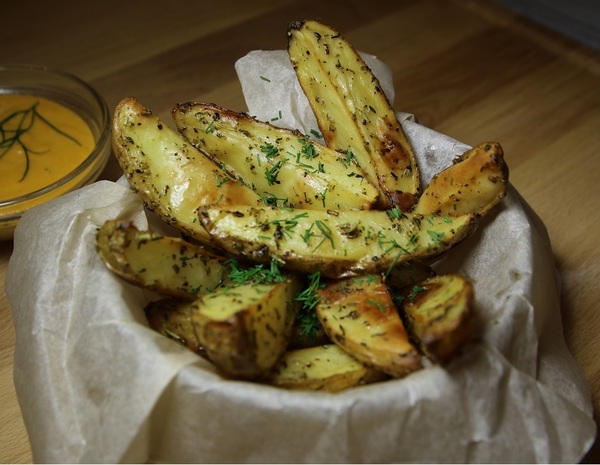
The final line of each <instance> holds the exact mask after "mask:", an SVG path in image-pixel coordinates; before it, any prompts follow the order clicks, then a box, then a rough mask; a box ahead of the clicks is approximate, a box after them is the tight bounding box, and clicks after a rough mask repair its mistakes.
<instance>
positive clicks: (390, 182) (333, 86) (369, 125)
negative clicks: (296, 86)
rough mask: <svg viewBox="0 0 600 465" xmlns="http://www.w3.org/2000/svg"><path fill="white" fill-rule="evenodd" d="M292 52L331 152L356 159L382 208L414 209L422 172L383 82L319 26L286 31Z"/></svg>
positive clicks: (303, 24) (306, 24) (343, 43)
mask: <svg viewBox="0 0 600 465" xmlns="http://www.w3.org/2000/svg"><path fill="white" fill-rule="evenodd" d="M288 53H289V56H290V60H291V63H292V65H293V67H294V69H295V71H296V75H297V76H298V80H299V82H300V85H301V87H302V89H303V90H304V93H305V94H306V96H307V98H308V101H309V102H310V104H311V107H312V109H313V111H314V113H315V116H316V118H317V122H318V124H319V129H320V130H321V132H322V134H323V137H324V139H325V142H326V144H327V146H328V147H331V148H333V149H335V150H339V151H344V152H348V153H351V154H353V156H354V157H355V158H356V161H357V162H358V164H359V166H360V167H361V168H362V169H363V171H364V172H365V174H366V177H367V179H368V180H369V181H370V182H371V183H372V184H373V185H375V186H377V187H378V189H379V192H380V197H379V208H380V209H384V210H387V209H389V208H392V207H394V206H398V207H399V208H401V209H402V210H403V211H406V210H409V209H410V208H412V206H413V204H414V202H415V201H416V198H417V195H418V192H419V187H420V186H419V182H420V181H419V170H418V167H417V163H416V159H415V157H414V154H413V150H412V147H411V145H410V143H409V141H408V139H407V138H406V135H405V134H404V131H403V129H402V126H401V124H400V123H399V121H398V119H397V117H396V113H395V111H394V109H393V108H392V106H391V104H390V102H389V100H388V98H387V97H386V95H385V94H384V93H383V91H382V89H381V87H380V85H379V81H378V80H377V78H376V77H375V76H374V75H373V73H372V71H371V70H370V69H369V67H368V66H367V65H366V63H365V62H364V60H363V59H362V58H361V56H360V55H359V54H358V53H357V52H356V50H355V49H354V48H353V47H352V45H351V44H350V43H349V42H348V41H347V40H346V39H345V38H344V37H342V36H341V35H340V34H339V32H337V31H336V30H334V29H333V28H331V27H329V26H327V25H325V24H322V23H320V22H318V21H312V20H311V21H298V22H294V23H291V24H290V25H289V26H288Z"/></svg>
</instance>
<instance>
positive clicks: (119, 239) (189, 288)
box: [96, 220, 229, 300]
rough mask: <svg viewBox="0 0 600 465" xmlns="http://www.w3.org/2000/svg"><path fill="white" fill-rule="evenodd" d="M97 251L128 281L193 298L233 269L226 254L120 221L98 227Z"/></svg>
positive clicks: (112, 268)
mask: <svg viewBox="0 0 600 465" xmlns="http://www.w3.org/2000/svg"><path fill="white" fill-rule="evenodd" d="M96 250H97V252H98V255H99V256H100V258H101V259H102V261H103V262H104V263H105V264H106V266H107V267H108V268H109V269H110V270H111V271H112V272H114V273H116V274H117V275H119V276H120V277H121V278H123V279H124V280H126V281H128V282H130V283H132V284H135V285H137V286H140V287H145V288H148V289H152V290H153V291H156V292H159V293H161V294H165V295H170V296H174V297H181V298H186V299H189V300H192V299H196V298H197V297H198V294H200V293H203V292H206V291H212V290H214V288H215V287H217V286H218V285H219V284H221V282H222V281H223V280H224V279H225V277H226V275H227V273H228V272H229V267H228V266H227V265H226V264H225V261H226V257H223V256H219V255H215V254H214V253H212V252H210V251H208V250H207V249H205V248H204V247H202V246H200V245H196V244H192V243H190V242H187V241H185V240H183V239H181V238H178V237H169V236H161V235H160V234H156V233H153V232H151V231H140V230H138V229H137V228H136V227H135V226H134V225H133V224H131V223H129V222H121V221H118V220H109V221H106V222H105V223H104V224H103V225H102V227H101V228H100V229H99V230H98V233H97V235H96Z"/></svg>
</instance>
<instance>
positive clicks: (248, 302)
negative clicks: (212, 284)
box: [191, 278, 299, 379]
mask: <svg viewBox="0 0 600 465" xmlns="http://www.w3.org/2000/svg"><path fill="white" fill-rule="evenodd" d="M298 287H299V283H298V281H297V280H296V279H294V278H290V279H289V280H288V281H285V282H281V283H276V284H242V285H239V286H234V287H227V288H225V289H223V290H219V291H218V292H215V293H213V294H207V295H204V296H203V297H202V298H201V299H198V300H196V301H195V302H193V303H192V304H191V307H192V308H191V314H192V322H193V325H194V330H195V333H196V336H197V338H198V342H199V344H200V345H201V346H202V347H203V349H204V350H205V351H206V354H207V357H208V359H209V360H210V361H211V362H213V363H214V365H215V366H216V367H217V368H218V369H219V370H220V371H221V372H222V373H223V374H225V375H227V376H231V377H234V378H244V379H252V378H256V377H258V376H261V375H263V374H264V373H266V372H267V371H269V370H270V369H271V368H273V366H274V365H275V363H277V361H278V360H279V359H280V358H281V356H282V355H283V353H284V352H285V350H286V348H287V343H288V340H289V335H290V331H291V326H292V323H293V321H294V316H295V314H296V311H297V308H298V307H297V302H296V301H295V300H294V297H295V295H296V293H297V292H298V290H299V289H298Z"/></svg>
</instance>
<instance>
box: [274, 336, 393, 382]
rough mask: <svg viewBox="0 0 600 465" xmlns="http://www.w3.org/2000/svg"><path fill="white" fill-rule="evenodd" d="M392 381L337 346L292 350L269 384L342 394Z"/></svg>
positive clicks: (276, 367) (276, 369)
mask: <svg viewBox="0 0 600 465" xmlns="http://www.w3.org/2000/svg"><path fill="white" fill-rule="evenodd" d="M385 379H388V376H387V375H386V374H385V373H383V372H381V371H377V370H374V369H372V368H368V367H366V366H365V365H363V364H362V363H360V362H359V361H358V360H356V359H355V358H353V357H351V356H350V355H348V353H347V352H346V351H344V350H343V349H341V348H339V347H338V346H337V345H335V344H327V345H321V346H316V347H310V348H306V349H298V350H291V351H288V352H286V353H285V354H284V356H283V358H282V359H281V360H280V361H279V363H277V365H276V366H275V368H274V369H273V372H272V373H271V374H270V375H269V376H268V377H267V379H266V382H267V383H268V384H272V385H274V386H278V387H281V388H285V389H290V390H296V391H325V392H339V391H343V390H344V389H348V388H351V387H356V386H361V385H365V384H371V383H376V382H379V381H384V380H385Z"/></svg>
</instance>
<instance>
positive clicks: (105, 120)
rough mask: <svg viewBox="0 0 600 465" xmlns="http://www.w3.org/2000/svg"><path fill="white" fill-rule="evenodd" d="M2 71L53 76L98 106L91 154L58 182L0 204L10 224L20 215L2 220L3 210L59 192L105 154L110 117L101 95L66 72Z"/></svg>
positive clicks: (18, 67) (15, 67) (11, 67)
mask: <svg viewBox="0 0 600 465" xmlns="http://www.w3.org/2000/svg"><path fill="white" fill-rule="evenodd" d="M4 71H33V72H36V73H40V74H49V75H54V76H57V77H59V78H62V79H65V80H66V81H70V82H71V83H74V84H76V85H77V86H78V87H79V88H81V89H82V90H83V91H84V92H86V93H87V94H89V96H90V97H91V100H92V101H93V102H94V103H95V104H97V105H98V109H99V112H98V117H97V120H98V127H99V131H100V134H99V136H98V138H97V140H96V143H95V145H94V148H93V150H92V151H91V152H90V153H89V155H88V156H87V157H86V158H85V159H84V160H83V161H82V162H81V163H80V164H79V165H78V166H77V167H76V168H75V169H74V170H72V171H69V172H68V173H67V174H65V175H64V176H63V177H61V178H60V179H58V180H56V181H54V182H53V183H51V184H49V185H47V186H45V187H43V188H41V189H38V190H35V191H33V192H29V193H27V194H24V195H21V196H19V197H13V198H9V199H2V200H0V221H11V220H16V219H18V218H20V217H21V216H22V214H23V211H16V212H14V213H12V214H8V215H6V216H4V215H2V209H3V208H6V207H9V206H14V205H18V204H20V203H24V202H28V201H32V200H34V199H36V198H38V197H41V196H43V195H46V194H48V193H50V192H52V191H54V190H56V189H58V188H60V187H61V186H63V185H65V184H67V183H68V182H70V181H72V180H73V179H76V178H77V177H78V176H80V175H81V174H82V173H83V172H84V171H85V170H87V169H88V168H89V167H90V166H91V165H93V164H94V162H96V161H98V160H99V159H101V157H102V155H103V153H104V152H105V150H106V146H107V145H109V144H110V139H109V137H110V113H109V109H108V104H107V102H106V100H105V99H104V98H103V97H102V95H100V93H99V92H98V91H97V90H96V89H95V88H94V87H92V86H91V85H90V84H88V83H87V82H86V81H84V80H83V79H81V78H79V77H78V76H76V75H74V74H72V73H70V72H67V71H64V70H61V69H56V68H52V67H48V66H43V65H34V64H21V63H15V64H0V73H2V72H4ZM5 89H10V88H9V87H2V86H1V85H0V95H1V94H5V93H7V92H4V90H5ZM40 89H43V87H42V86H40ZM65 94H67V93H65ZM94 114H96V111H94ZM106 152H107V153H106V156H105V159H106V160H104V161H102V164H103V165H104V164H105V163H106V161H107V160H108V156H109V155H108V151H106ZM86 181H89V180H86Z"/></svg>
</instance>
